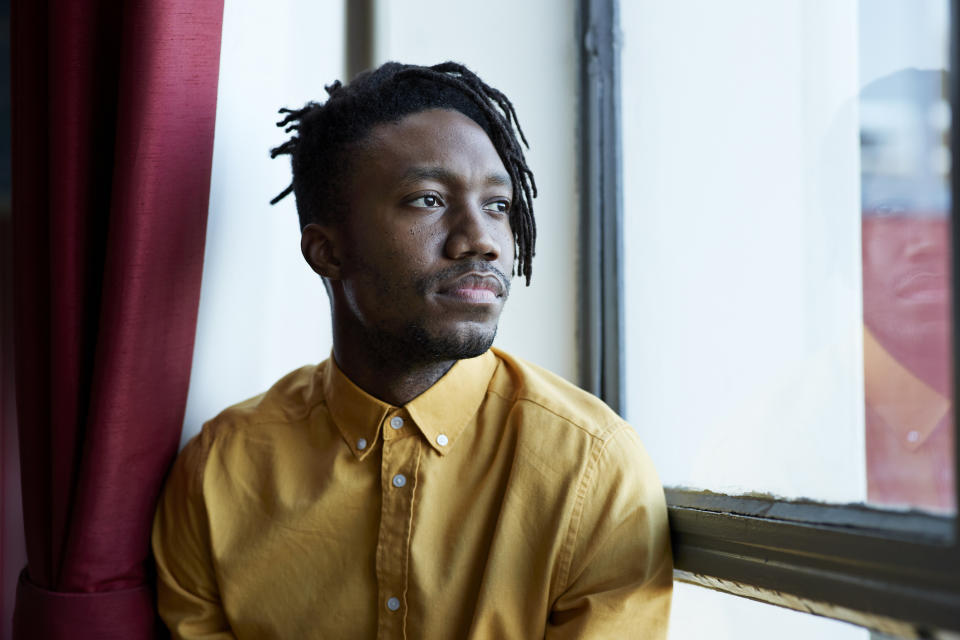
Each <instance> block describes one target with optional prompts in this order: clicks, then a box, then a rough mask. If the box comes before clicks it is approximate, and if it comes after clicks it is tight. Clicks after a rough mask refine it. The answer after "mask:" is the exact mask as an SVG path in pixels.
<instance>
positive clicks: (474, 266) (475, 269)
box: [417, 261, 510, 298]
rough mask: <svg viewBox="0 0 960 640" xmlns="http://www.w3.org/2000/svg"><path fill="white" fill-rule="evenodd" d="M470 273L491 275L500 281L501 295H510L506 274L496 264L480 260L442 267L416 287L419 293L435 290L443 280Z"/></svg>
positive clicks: (450, 279) (448, 280)
mask: <svg viewBox="0 0 960 640" xmlns="http://www.w3.org/2000/svg"><path fill="white" fill-rule="evenodd" d="M470 273H479V274H482V275H492V276H493V277H495V278H496V279H497V280H499V281H500V285H501V286H502V287H503V297H504V298H507V297H508V296H509V295H510V278H509V277H507V274H505V273H504V272H503V271H501V270H500V269H498V268H497V267H496V265H493V264H490V263H489V262H482V261H478V262H465V263H462V264H455V265H453V266H452V267H447V268H446V269H442V270H440V271H438V272H437V273H435V274H433V275H432V276H430V277H429V278H426V279H424V280H421V281H420V283H419V286H418V287H417V288H418V289H419V290H420V293H421V294H426V293H427V292H428V291H432V290H435V289H436V288H437V287H439V286H440V285H442V284H443V283H445V282H450V281H452V280H457V279H459V278H461V277H463V276H466V275H467V274H470Z"/></svg>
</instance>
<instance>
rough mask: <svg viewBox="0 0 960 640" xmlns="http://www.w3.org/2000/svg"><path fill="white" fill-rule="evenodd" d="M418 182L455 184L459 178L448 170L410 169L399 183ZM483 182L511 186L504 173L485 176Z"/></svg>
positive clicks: (436, 168)
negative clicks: (431, 181)
mask: <svg viewBox="0 0 960 640" xmlns="http://www.w3.org/2000/svg"><path fill="white" fill-rule="evenodd" d="M419 180H436V181H437V182H448V183H449V182H457V181H458V180H459V177H458V176H457V174H455V173H453V172H452V171H450V170H448V169H444V168H443V167H411V168H409V169H407V170H406V171H405V172H404V173H403V175H402V176H400V183H401V184H403V185H406V184H410V183H413V182H417V181H419ZM485 182H486V183H487V184H489V185H494V186H503V187H509V186H510V185H512V184H513V182H512V181H511V180H510V176H508V175H507V174H506V173H501V172H497V173H491V174H489V175H488V176H487V178H486V180H485Z"/></svg>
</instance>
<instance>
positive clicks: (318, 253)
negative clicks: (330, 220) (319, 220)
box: [300, 223, 340, 280]
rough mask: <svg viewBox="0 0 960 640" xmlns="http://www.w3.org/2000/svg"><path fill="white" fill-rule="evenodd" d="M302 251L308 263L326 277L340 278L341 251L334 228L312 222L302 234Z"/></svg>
mask: <svg viewBox="0 0 960 640" xmlns="http://www.w3.org/2000/svg"><path fill="white" fill-rule="evenodd" d="M300 251H301V252H302V253H303V257H304V259H305V260H306V261H307V264H309V265H310V267H311V268H312V269H313V270H314V271H316V272H317V273H318V274H320V275H321V276H323V277H324V278H330V279H331V280H339V279H340V252H339V244H338V242H337V235H336V233H335V231H334V229H333V228H331V227H328V226H324V225H319V224H316V223H310V224H308V225H307V226H305V227H304V228H303V231H302V232H301V234H300Z"/></svg>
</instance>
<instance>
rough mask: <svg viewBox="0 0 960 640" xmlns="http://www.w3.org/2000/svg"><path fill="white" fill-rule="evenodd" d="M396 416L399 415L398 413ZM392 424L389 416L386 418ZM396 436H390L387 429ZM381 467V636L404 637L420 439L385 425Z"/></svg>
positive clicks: (379, 574) (379, 551)
mask: <svg viewBox="0 0 960 640" xmlns="http://www.w3.org/2000/svg"><path fill="white" fill-rule="evenodd" d="M395 417H396V416H395ZM385 424H386V425H387V426H389V425H390V419H387V420H386V421H385ZM388 431H390V432H393V433H391V434H390V435H393V436H394V437H392V438H389V439H387V438H386V435H387V434H386V432H388ZM384 432H385V433H384V435H385V439H384V442H383V443H382V446H383V458H382V461H381V467H380V490H381V511H380V531H379V537H378V541H377V586H378V591H379V600H380V602H381V605H380V606H381V609H380V615H379V621H378V626H379V637H401V636H402V633H403V628H404V625H405V619H406V612H407V606H406V597H407V582H408V578H409V560H410V537H411V533H412V526H413V522H412V519H413V508H414V502H413V501H414V499H415V496H416V485H417V476H418V472H419V467H420V456H421V449H422V446H423V445H422V444H421V439H420V438H407V437H403V426H402V425H401V428H400V429H398V430H394V429H392V428H391V429H385V430H384Z"/></svg>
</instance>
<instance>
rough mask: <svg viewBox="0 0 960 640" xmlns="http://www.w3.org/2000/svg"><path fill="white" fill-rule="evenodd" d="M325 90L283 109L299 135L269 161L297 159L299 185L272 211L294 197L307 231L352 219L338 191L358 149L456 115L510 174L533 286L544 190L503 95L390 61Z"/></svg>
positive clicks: (444, 69)
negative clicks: (438, 114)
mask: <svg viewBox="0 0 960 640" xmlns="http://www.w3.org/2000/svg"><path fill="white" fill-rule="evenodd" d="M326 90H327V94H328V95H329V98H328V100H327V101H326V102H325V103H324V104H319V103H316V102H308V103H307V104H306V105H304V106H303V108H302V109H295V110H294V109H280V113H281V114H286V116H285V117H284V118H283V119H282V120H281V121H280V122H278V123H277V126H278V127H283V128H284V130H285V131H286V132H287V133H293V134H294V135H292V136H291V137H290V139H289V140H287V141H286V142H284V143H283V144H281V145H280V146H278V147H275V148H273V149H271V150H270V157H271V158H276V157H277V156H279V155H289V156H291V161H290V162H291V166H292V168H293V182H292V183H291V184H290V186H288V187H287V188H286V189H284V190H283V191H281V192H280V194H278V195H277V197H275V198H274V199H273V200H271V201H270V204H276V203H277V202H279V201H280V200H282V199H283V198H285V197H286V196H287V195H289V194H290V193H291V192H293V193H294V195H295V196H296V200H297V214H298V217H299V218H300V228H301V229H302V228H303V227H305V226H306V225H307V224H309V223H311V222H318V223H328V224H329V223H332V222H336V221H337V219H339V218H340V217H342V216H345V215H348V213H349V212H348V211H347V210H346V205H345V204H343V199H342V198H340V197H338V195H339V194H338V189H339V185H340V184H342V182H343V179H344V178H345V176H346V175H348V173H349V170H350V156H351V154H350V153H349V152H350V151H351V146H352V145H355V144H357V143H359V142H361V141H362V140H363V139H364V138H366V136H367V134H368V133H369V132H370V129H371V128H373V127H374V126H375V125H378V124H381V123H384V122H397V121H399V120H401V119H402V118H403V117H404V116H407V115H410V114H412V113H418V112H420V111H426V110H428V109H454V110H456V111H459V112H461V113H463V114H464V115H466V116H467V117H469V118H470V119H471V120H473V121H474V122H476V123H477V124H478V125H480V127H482V128H483V130H484V131H485V132H486V133H487V136H488V137H489V138H490V141H491V142H492V143H493V146H494V148H495V149H496V150H497V154H498V155H499V156H500V160H501V161H502V162H503V164H504V166H505V167H506V169H507V173H509V175H510V180H511V182H512V183H513V204H512V205H511V207H510V226H511V228H512V230H513V239H514V246H515V249H516V253H515V255H516V259H517V273H518V274H522V275H523V276H524V277H525V278H526V281H527V284H528V285H529V284H530V274H531V272H532V266H531V261H532V259H533V256H534V245H535V244H536V239H537V227H536V223H535V222H534V219H533V198H534V197H536V195H537V185H536V182H535V181H534V179H533V173H532V172H531V171H530V168H529V167H528V166H527V161H526V159H525V158H524V155H523V149H522V148H521V147H520V143H519V142H518V140H517V137H516V135H515V134H514V129H516V133H518V134H519V135H520V140H522V141H523V144H524V145H526V146H527V147H528V148H529V144H527V139H526V137H525V136H524V135H523V130H522V129H521V128H520V123H519V121H518V120H517V113H516V111H515V110H514V108H513V105H512V104H511V103H510V100H508V99H507V97H506V96H505V95H504V94H503V93H501V92H500V91H497V90H496V89H494V88H493V87H491V86H489V85H487V84H485V83H484V82H483V81H482V80H481V79H480V78H479V77H477V75H476V74H475V73H473V72H472V71H470V69H468V68H466V67H465V66H463V65H461V64H457V63H455V62H444V63H442V64H438V65H434V66H432V67H421V66H417V65H409V64H400V63H398V62H387V63H386V64H384V65H382V66H381V67H379V68H377V69H374V70H373V71H367V72H364V73H362V74H360V75H358V76H357V77H356V78H354V80H353V81H352V82H351V83H350V84H348V85H343V84H341V83H340V81H339V80H337V81H335V82H334V83H333V84H331V85H329V86H327V87H326Z"/></svg>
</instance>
